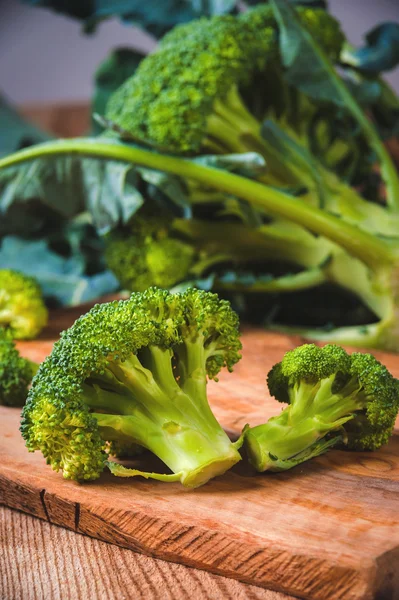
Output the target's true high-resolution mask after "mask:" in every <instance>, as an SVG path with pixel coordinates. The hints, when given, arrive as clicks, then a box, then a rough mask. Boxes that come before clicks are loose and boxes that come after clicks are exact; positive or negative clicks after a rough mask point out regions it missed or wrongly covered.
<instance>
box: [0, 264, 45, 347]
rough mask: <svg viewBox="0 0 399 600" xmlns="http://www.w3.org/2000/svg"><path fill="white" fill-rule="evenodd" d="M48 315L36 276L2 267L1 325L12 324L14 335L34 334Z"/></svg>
mask: <svg viewBox="0 0 399 600" xmlns="http://www.w3.org/2000/svg"><path fill="white" fill-rule="evenodd" d="M47 319H48V312H47V308H46V306H45V304H44V301H43V297H42V292H41V289H40V287H39V285H38V284H37V282H36V281H35V279H34V278H33V277H29V276H27V275H24V274H23V273H19V272H18V271H11V270H9V269H1V270H0V326H2V327H9V328H10V329H11V330H12V334H13V336H14V338H15V339H31V338H35V337H36V336H37V335H38V334H39V333H40V331H41V330H42V329H43V327H44V326H45V325H46V323H47Z"/></svg>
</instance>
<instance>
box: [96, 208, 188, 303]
mask: <svg viewBox="0 0 399 600" xmlns="http://www.w3.org/2000/svg"><path fill="white" fill-rule="evenodd" d="M105 260H106V263H107V265H108V267H109V268H110V269H111V271H113V273H114V274H115V276H116V277H117V278H118V280H119V281H120V283H121V285H122V286H123V287H124V288H125V289H128V290H130V291H134V292H142V291H144V290H146V289H147V288H149V287H152V286H158V287H162V288H170V287H172V286H174V285H175V284H176V283H179V282H181V281H183V280H184V279H185V278H186V277H187V274H188V272H189V270H190V267H191V265H192V263H193V260H194V249H193V248H192V247H191V246H190V245H189V244H186V243H184V242H182V241H180V240H178V239H174V238H171V237H169V232H168V226H167V225H166V223H165V221H164V220H163V219H162V218H148V219H146V218H142V217H138V218H136V219H134V220H133V222H132V225H131V227H130V229H129V231H128V232H127V233H124V232H115V233H112V234H110V235H109V236H108V237H107V239H106V247H105Z"/></svg>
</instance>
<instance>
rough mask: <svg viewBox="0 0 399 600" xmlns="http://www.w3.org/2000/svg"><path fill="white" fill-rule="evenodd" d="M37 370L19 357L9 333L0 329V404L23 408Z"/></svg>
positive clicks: (34, 365) (32, 364)
mask: <svg viewBox="0 0 399 600" xmlns="http://www.w3.org/2000/svg"><path fill="white" fill-rule="evenodd" d="M37 368H38V365H36V364H35V363H33V362H31V361H30V360H27V359H25V358H22V356H20V354H19V352H18V350H17V349H16V347H15V343H14V340H13V338H12V334H11V332H10V331H9V330H7V329H4V327H0V404H4V405H6V406H23V405H24V403H25V400H26V397H27V395H28V387H29V385H30V382H31V381H32V377H33V375H34V374H35V373H36V371H37Z"/></svg>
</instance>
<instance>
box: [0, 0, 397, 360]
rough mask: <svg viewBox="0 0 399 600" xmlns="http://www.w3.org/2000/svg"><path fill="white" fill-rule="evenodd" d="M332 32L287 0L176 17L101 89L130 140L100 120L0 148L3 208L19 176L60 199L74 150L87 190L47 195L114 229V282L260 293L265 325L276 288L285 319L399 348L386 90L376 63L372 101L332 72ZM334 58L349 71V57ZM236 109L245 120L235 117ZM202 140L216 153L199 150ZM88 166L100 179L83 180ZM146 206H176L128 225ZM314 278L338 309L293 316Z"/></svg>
mask: <svg viewBox="0 0 399 600" xmlns="http://www.w3.org/2000/svg"><path fill="white" fill-rule="evenodd" d="M265 32H266V33H265ZM263 34H265V35H263ZM257 36H259V38H260V39H259V40H258V39H257ZM342 42H343V37H342V34H341V33H340V30H339V27H338V26H337V23H336V22H335V20H334V19H333V18H332V17H330V16H329V15H328V14H327V13H326V12H325V11H323V10H321V9H314V8H303V7H296V8H295V10H293V9H292V8H290V6H289V5H288V4H287V3H286V2H285V0H278V1H277V0H273V2H271V3H269V4H267V5H264V6H259V7H256V8H255V9H253V10H250V11H248V12H246V13H244V14H240V15H237V16H223V17H213V18H212V19H210V20H206V19H205V20H199V21H196V22H192V23H189V24H185V25H182V26H180V27H178V28H176V29H175V30H174V31H172V32H171V33H170V34H168V35H167V36H165V38H164V39H163V41H162V42H161V44H160V47H159V49H158V50H157V51H156V52H154V53H153V54H152V55H151V56H149V57H147V58H146V59H144V60H143V61H142V62H141V63H140V66H139V68H138V70H137V71H136V73H135V75H134V76H133V77H132V78H131V79H130V80H128V81H126V82H125V83H124V84H123V85H122V87H121V88H120V89H119V90H118V91H117V92H116V93H115V95H114V96H113V100H111V103H110V109H109V110H110V111H111V112H112V111H114V113H115V114H112V115H111V114H109V115H108V116H109V117H110V118H111V119H112V120H113V121H114V122H115V125H116V128H117V129H118V128H119V131H120V132H122V133H121V135H123V137H124V140H125V141H124V142H122V141H121V139H119V140H117V139H115V136H116V134H115V132H114V133H113V134H112V135H111V134H110V132H107V135H105V136H103V137H102V138H93V139H77V140H66V141H59V142H54V143H48V144H45V145H41V146H36V147H35V148H31V149H27V150H25V151H21V152H19V153H17V154H15V155H12V156H10V157H8V158H6V159H3V160H1V161H0V180H3V181H5V182H6V183H5V187H4V188H3V189H5V193H4V194H3V197H4V198H6V199H7V206H6V210H8V208H9V207H10V206H14V207H18V206H20V205H22V204H23V206H24V207H25V206H26V204H27V203H28V202H27V197H26V195H25V194H26V188H27V187H28V188H31V190H30V194H29V198H30V199H31V198H32V195H33V191H34V188H35V187H37V185H39V187H40V195H43V197H44V199H43V200H42V202H43V203H44V204H45V203H46V202H48V204H49V206H52V207H54V204H57V201H56V200H54V198H55V197H56V198H58V194H56V195H54V194H50V189H49V187H48V186H44V185H42V182H43V181H46V177H45V176H44V174H45V173H46V172H47V173H50V174H51V176H49V179H48V180H51V181H53V178H55V181H56V183H57V186H56V187H57V190H58V189H63V190H64V191H63V193H64V194H67V192H69V195H66V196H65V197H67V198H68V199H69V198H71V197H72V196H71V195H70V194H71V193H72V192H73V190H74V186H71V184H69V185H68V183H67V182H66V181H61V180H62V177H60V175H59V173H60V172H61V173H62V172H63V170H62V165H63V164H66V163H67V162H68V161H71V162H72V159H73V161H74V165H75V166H76V165H77V167H76V168H77V169H78V170H79V172H80V169H81V170H82V174H83V175H84V177H82V184H83V185H82V186H79V188H80V189H81V190H82V191H83V192H84V190H86V193H87V201H85V202H83V203H82V202H77V203H76V204H73V203H71V202H69V203H68V202H62V203H61V204H62V205H61V204H60V206H57V208H56V210H57V211H61V212H62V211H63V210H65V207H67V208H68V210H70V212H71V214H74V215H75V214H76V213H79V211H82V210H87V211H88V212H90V215H91V217H92V219H93V222H94V224H95V226H96V227H97V229H98V230H99V231H100V232H101V233H108V232H109V231H110V230H113V229H116V230H117V231H116V233H112V234H111V236H110V238H109V241H110V242H111V240H113V241H112V245H113V250H112V252H111V249H110V246H109V245H108V251H107V255H108V261H109V264H110V266H111V268H112V269H113V270H114V272H115V273H116V274H117V276H118V278H119V279H120V281H121V282H122V284H123V285H124V286H126V287H129V288H132V289H143V287H145V286H146V285H151V284H154V283H156V284H158V285H162V286H167V287H169V286H175V285H176V284H177V285H178V286H180V289H181V288H182V287H184V286H187V284H188V283H190V284H191V285H193V284H195V285H196V286H197V287H199V286H200V285H201V284H200V281H205V283H204V285H207V286H209V285H210V286H212V287H213V289H214V290H216V291H218V292H220V293H223V294H226V295H227V296H228V297H231V298H232V301H234V303H235V304H234V306H244V307H248V306H250V305H251V303H252V302H256V301H257V302H258V305H259V307H260V308H262V309H263V313H262V312H261V310H258V311H257V312H255V313H254V314H257V315H258V322H264V321H266V322H267V324H268V325H270V320H271V317H270V314H271V313H273V314H274V315H275V317H274V323H273V324H274V325H275V326H277V327H279V328H280V329H283V328H284V325H285V324H286V323H287V320H286V321H284V318H281V319H280V317H279V313H278V307H279V305H280V304H284V303H285V305H287V304H290V305H291V306H292V307H293V311H292V315H293V316H292V318H291V320H289V321H288V323H289V324H291V325H292V328H293V330H294V331H295V332H298V333H300V334H301V335H303V336H304V337H306V338H309V339H319V340H325V341H335V342H337V343H344V342H345V343H351V344H353V345H357V346H365V347H377V348H387V349H391V350H399V341H398V339H399V335H398V326H397V321H398V319H397V297H398V284H397V282H398V275H397V273H398V255H399V239H398V233H397V232H398V230H399V217H398V210H397V206H398V201H399V196H398V193H397V192H398V190H399V186H398V177H397V173H396V171H395V169H394V168H393V163H392V160H391V159H390V157H389V156H388V154H387V152H386V149H385V148H384V145H383V143H382V138H381V132H382V127H381V125H382V119H375V121H374V120H373V119H374V115H376V114H377V111H378V110H381V111H382V112H383V113H384V115H385V116H388V117H389V119H388V120H390V118H394V113H395V102H394V99H392V97H391V96H390V94H388V90H387V88H386V87H384V86H382V85H380V81H379V80H378V81H377V80H376V78H371V79H370V82H369V83H371V84H373V83H376V84H377V87H378V90H379V92H381V90H383V89H384V91H385V94H383V95H384V96H385V98H383V97H382V96H381V94H379V95H378V98H377V96H375V97H374V100H373V102H374V103H372V104H371V105H370V102H371V100H370V98H371V97H372V93H371V92H370V87H369V86H365V82H364V81H360V80H359V81H357V80H356V79H353V80H352V81H351V85H348V84H347V82H346V80H345V79H344V77H342V76H341V74H340V75H338V73H337V71H336V65H340V66H342V64H343V63H341V56H340V50H341V46H342ZM265 44H266V45H267V53H265V52H263V50H265V49H266V48H265V47H264V45H265ZM186 47H187V57H186V56H185V54H184V52H185V49H186ZM257 52H260V54H259V55H258V54H257ZM185 61H186V62H185ZM211 67H212V68H211ZM345 69H346V71H345V73H346V74H349V75H351V76H353V75H354V73H355V70H354V69H353V68H350V67H349V66H345ZM140 82H141V83H140ZM139 84H140V85H139ZM191 84H192V85H191ZM136 86H137V87H136ZM366 88H367V90H368V91H367V90H366V91H367V93H363V92H364V90H365V89H366ZM194 92H195V93H194ZM237 94H238V95H237ZM233 96H234V97H235V99H236V100H237V102H235V104H234V106H235V108H234V110H235V113H234V115H233V116H234V118H233V121H232V122H230V124H228V123H227V121H229V120H230V121H231V119H232V116H231V114H232V113H231V112H230V108H227V104H226V99H227V98H230V99H231V98H232V97H233ZM364 97H366V100H364ZM361 98H363V100H361ZM158 100H159V104H158ZM362 102H365V104H364V105H363V104H362ZM243 106H245V109H243ZM365 106H366V108H367V112H366V110H365ZM238 107H240V108H238ZM158 109H159V110H158ZM192 109H195V110H192ZM243 110H245V116H244V112H243ZM187 111H188V112H187ZM237 111H238V112H237ZM216 113H218V115H219V116H218V117H216ZM222 114H223V119H225V118H226V119H225V122H224V125H226V127H227V129H226V127H224V125H223V126H222V127H220V126H219V125H220V121H217V123H218V127H217V128H216V129H217V130H216V131H214V134H215V136H216V137H217V136H219V137H217V139H216V137H214V136H213V135H211V136H210V135H209V132H210V130H209V123H211V124H212V122H214V119H215V118H216V119H219V117H220V116H221V115H222ZM238 114H239V115H241V116H240V118H239V119H238V121H237V115H238ZM241 117H242V120H243V121H242V125H243V129H241V128H240V127H241V126H239V127H238V128H237V127H236V124H237V122H238V123H239V124H240V123H241ZM247 117H248V119H249V118H250V119H252V121H251V122H252V125H250V123H249V121H248V119H247ZM244 121H245V123H244ZM232 123H234V126H233V125H232ZM375 123H377V126H375ZM140 127H142V129H141V130H140ZM152 128H153V129H152ZM125 130H127V131H125ZM150 130H151V131H152V133H151V132H150ZM227 130H228V132H229V133H227ZM225 134H226V135H227V137H226V136H225ZM230 134H231V135H233V137H234V136H235V138H234V140H235V141H234V143H233V142H232V137H231V135H230ZM129 135H133V136H134V137H135V138H139V140H140V141H144V142H149V143H151V144H153V145H155V146H156V147H158V146H162V149H163V145H165V146H166V147H165V148H164V151H163V150H162V153H160V152H155V151H153V152H150V151H146V150H144V149H143V148H142V147H137V146H133V145H132V144H129V143H127V141H126V140H127V138H128V137H129ZM220 135H221V136H222V137H223V139H224V140H225V142H226V143H225V142H223V139H222V138H221V137H220ZM235 142H237V144H236V143H235ZM209 143H210V145H211V147H213V151H214V154H213V156H208V155H206V156H203V154H202V153H203V152H204V149H205V148H206V147H207V145H208V147H209ZM212 144H213V146H212ZM231 149H233V150H234V152H235V153H236V154H235V156H236V157H237V161H236V164H235V166H233V163H234V161H233V160H232V155H231V154H229V155H225V154H219V155H218V152H219V153H220V152H225V151H227V150H229V151H231ZM249 149H250V150H252V152H250V153H248V152H246V153H245V154H241V153H240V154H237V151H238V150H239V151H240V152H241V151H242V150H245V151H247V150H249ZM254 150H255V152H254ZM176 151H177V152H179V153H181V154H184V155H185V154H186V153H188V154H192V153H197V152H199V153H200V155H199V156H195V157H194V158H192V159H191V160H189V159H187V158H182V157H176V156H171V155H170V154H171V153H173V152H176ZM255 156H256V157H257V159H258V160H257V161H255V160H254V157H255ZM243 157H246V158H245V160H244V158H243ZM375 157H377V158H378V159H379V166H380V171H381V176H380V175H379V174H378V173H377V172H376V169H375V168H374V164H373V161H374V160H375ZM63 161H65V162H63ZM86 163H87V165H90V166H86ZM210 167H214V168H210ZM86 168H87V169H88V170H87V172H86ZM20 169H21V170H20ZM29 169H31V170H32V171H33V172H34V173H36V175H37V179H35V177H33V178H32V180H30V181H31V182H32V186H29V185H28V186H25V187H23V186H21V185H18V181H19V178H18V177H15V175H16V174H17V173H20V174H21V178H23V177H22V174H23V175H24V176H26V174H27V173H29V172H30V171H29ZM231 171H233V172H231ZM104 172H105V177H104ZM93 177H94V180H97V181H100V180H101V183H102V185H101V186H98V187H96V186H95V185H91V182H92V181H93ZM10 178H11V181H10ZM251 179H257V180H258V181H251ZM73 181H74V184H75V182H76V178H74V179H73ZM21 187H22V188H23V189H21ZM50 187H51V186H50ZM32 188H33V189H32ZM44 188H46V189H44ZM99 190H100V192H101V193H100V194H99V193H98V192H99ZM115 190H116V193H113V192H115ZM21 195H22V197H23V202H21V204H19V197H20V196H21ZM110 198H111V200H109V199H110ZM82 205H83V207H82ZM148 205H150V206H151V207H152V210H153V211H154V212H153V215H152V216H154V215H158V213H160V212H162V211H163V210H165V209H168V210H169V209H170V210H171V213H172V216H171V217H170V222H169V223H168V224H167V227H166V234H165V231H164V229H163V226H161V227H160V229H159V230H157V231H156V232H154V233H151V234H150V235H149V236H148V235H142V234H141V233H140V231H137V230H135V227H136V225H135V224H134V223H135V222H138V221H137V218H138V214H139V211H140V210H141V209H144V208H145V206H148ZM154 207H155V208H154ZM182 213H183V214H182ZM136 217H137V218H136ZM182 217H183V218H182ZM149 218H150V217H149ZM125 227H126V229H125ZM140 227H141V226H140ZM121 228H123V231H120V229H121ZM130 228H132V229H130ZM168 252H170V253H171V254H170V255H171V256H172V253H173V252H174V255H176V253H177V254H179V253H180V254H181V256H182V260H181V263H180V264H179V265H176V264H174V265H173V266H172V265H171V261H169V260H168V257H167V254H168ZM183 258H184V260H183ZM111 263H112V264H111ZM322 286H327V287H328V286H329V287H328V289H331V288H332V293H331V294H330V296H329V298H328V299H327V303H326V313H325V314H327V315H331V314H333V315H334V319H332V320H331V319H329V318H326V319H324V320H321V318H320V319H319V321H317V323H316V324H315V325H320V327H319V328H316V327H310V326H309V321H308V320H307V319H306V318H304V319H300V318H299V317H298V319H297V320H295V314H296V313H295V310H296V308H297V307H299V306H300V302H301V300H300V298H301V297H302V296H300V294H302V293H303V291H304V290H307V293H308V295H307V296H306V304H307V308H306V310H307V316H308V317H309V315H310V316H312V315H313V314H314V312H315V309H314V307H313V306H312V302H313V301H312V298H313V299H314V298H317V294H318V293H319V291H320V289H321V288H322ZM311 290H314V296H313V297H312V295H311V294H312V291H311ZM266 294H269V296H268V297H267V298H266ZM283 294H284V297H283ZM338 294H346V295H349V296H350V297H351V298H354V299H355V300H354V302H356V307H355V310H354V311H353V314H354V315H357V316H355V317H354V318H353V319H352V318H349V317H347V316H345V317H344V318H340V317H339V304H338V303H337V301H336V298H337V295H338ZM244 296H245V297H244ZM256 296H258V298H259V299H258V300H256ZM243 298H244V301H243V302H242V301H241V300H242V299H243ZM254 298H255V300H254ZM327 304H328V306H327ZM275 307H277V309H275ZM269 308H270V310H269ZM323 309H324V307H323ZM297 314H300V311H298V313H297ZM351 314H352V313H351ZM259 315H260V316H259ZM359 315H361V318H360V317H359ZM244 317H246V318H248V317H252V311H251V310H248V309H247V312H246V313H245V312H244ZM305 317H306V315H305ZM279 319H280V320H279Z"/></svg>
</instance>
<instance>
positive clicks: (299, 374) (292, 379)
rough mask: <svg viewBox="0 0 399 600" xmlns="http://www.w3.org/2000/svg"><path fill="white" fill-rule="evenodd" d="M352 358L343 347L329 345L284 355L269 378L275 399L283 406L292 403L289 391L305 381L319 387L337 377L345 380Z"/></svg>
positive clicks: (311, 345) (305, 348) (310, 346)
mask: <svg viewBox="0 0 399 600" xmlns="http://www.w3.org/2000/svg"><path fill="white" fill-rule="evenodd" d="M350 364H351V361H350V357H349V355H348V354H347V352H345V350H344V349H343V348H341V347H340V346H336V345H334V344H328V345H326V346H324V347H323V348H319V347H318V346H316V345H315V344H303V345H302V346H298V347H297V348H295V349H294V350H290V351H289V352H287V353H286V354H285V355H284V358H283V360H282V361H281V363H277V364H276V365H274V367H273V368H272V369H271V370H270V372H269V374H268V376H267V384H268V387H269V390H270V393H271V395H272V396H274V397H275V398H276V399H277V400H279V401H280V402H289V396H288V390H289V388H290V387H292V386H294V385H295V384H300V383H301V382H302V381H304V382H306V383H317V382H319V381H320V380H321V379H325V378H328V377H330V376H331V375H335V376H337V377H339V376H341V378H343V379H345V376H346V377H347V375H348V373H349V370H350Z"/></svg>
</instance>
